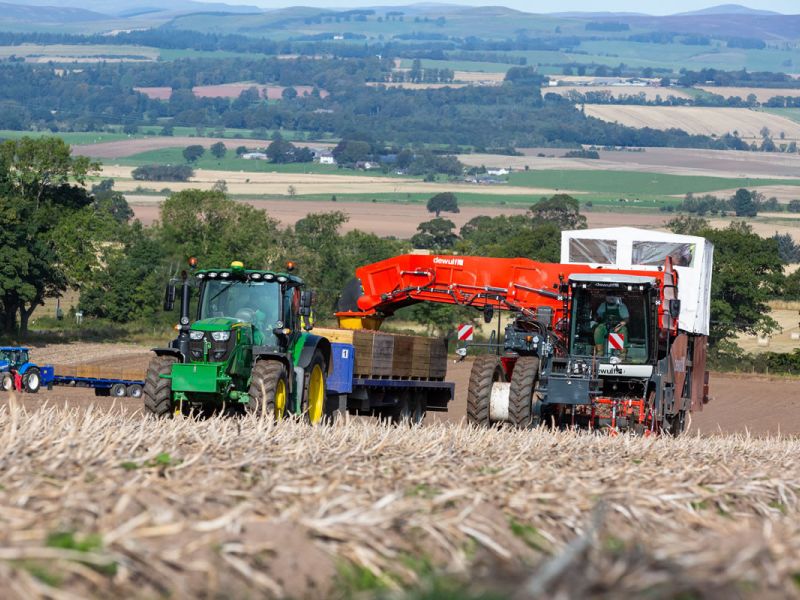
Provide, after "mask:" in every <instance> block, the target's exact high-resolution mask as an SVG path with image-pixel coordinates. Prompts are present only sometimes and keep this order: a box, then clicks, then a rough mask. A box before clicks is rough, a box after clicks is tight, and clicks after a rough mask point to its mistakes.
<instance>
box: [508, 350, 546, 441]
mask: <svg viewBox="0 0 800 600" xmlns="http://www.w3.org/2000/svg"><path fill="white" fill-rule="evenodd" d="M538 384H539V359H538V358H537V357H535V356H520V357H519V358H518V359H517V363H516V364H515V365H514V372H513V373H512V374H511V385H510V386H509V391H508V420H509V422H510V423H511V424H512V425H515V426H517V427H530V426H531V425H533V424H534V420H535V419H534V404H535V403H536V402H537V401H538V398H537V397H536V388H537V386H538Z"/></svg>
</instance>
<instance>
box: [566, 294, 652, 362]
mask: <svg viewBox="0 0 800 600" xmlns="http://www.w3.org/2000/svg"><path fill="white" fill-rule="evenodd" d="M649 315H650V312H649V311H648V310H647V292H646V291H639V290H635V291H623V290H619V289H602V288H598V289H592V288H575V293H574V295H573V299H572V319H571V321H572V322H571V324H570V325H571V326H570V329H571V333H570V342H571V348H570V352H571V353H572V354H576V355H580V356H591V355H592V354H594V353H595V352H596V353H597V356H600V357H602V356H605V357H608V356H618V357H620V358H621V359H622V360H623V361H624V362H627V363H634V364H636V363H639V364H643V363H646V362H647V361H648V357H649V354H650V353H649V327H650V320H649V319H650V317H649Z"/></svg>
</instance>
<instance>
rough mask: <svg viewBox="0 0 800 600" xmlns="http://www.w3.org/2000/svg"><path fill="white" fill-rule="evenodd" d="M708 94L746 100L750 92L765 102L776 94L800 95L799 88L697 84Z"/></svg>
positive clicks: (785, 95) (793, 96)
mask: <svg viewBox="0 0 800 600" xmlns="http://www.w3.org/2000/svg"><path fill="white" fill-rule="evenodd" d="M697 87H698V89H701V90H703V91H705V92H708V93H709V94H717V95H718V96H725V97H726V98H732V97H734V96H738V97H739V98H741V99H742V100H746V99H747V97H748V96H749V95H750V94H753V95H754V96H755V97H756V98H757V99H758V101H759V102H767V101H768V100H770V99H771V98H775V97H776V96H783V97H789V98H797V97H800V89H783V88H752V87H715V86H710V85H709V86H702V85H700V86H697Z"/></svg>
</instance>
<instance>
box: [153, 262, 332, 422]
mask: <svg viewBox="0 0 800 600" xmlns="http://www.w3.org/2000/svg"><path fill="white" fill-rule="evenodd" d="M189 264H190V266H191V267H192V273H191V274H189V273H187V272H186V271H184V272H183V273H182V275H181V279H180V280H172V281H170V282H169V283H168V284H167V289H166V294H165V299H164V309H165V310H167V311H169V310H172V309H173V307H174V304H175V295H176V294H175V288H176V284H177V283H181V284H182V290H181V292H182V293H181V315H180V322H179V323H178V326H177V330H178V337H177V338H176V339H174V340H173V341H172V342H170V344H169V347H167V348H156V349H154V350H153V352H154V353H155V356H154V357H153V358H152V359H151V360H150V365H149V367H148V369H147V378H146V381H145V384H144V390H143V397H144V406H145V410H146V411H147V412H149V413H151V414H154V415H157V416H171V415H173V414H181V413H182V414H186V413H187V412H189V411H191V410H195V411H197V412H203V413H208V412H217V411H220V410H232V411H235V412H251V413H256V414H259V415H265V416H270V417H274V418H276V419H280V418H282V417H283V416H285V415H286V414H303V413H305V414H306V415H307V418H308V420H309V421H310V422H311V423H317V422H319V421H321V420H322V418H323V417H324V416H325V415H326V412H325V400H326V386H325V381H326V375H327V371H328V367H329V365H330V364H331V345H330V342H329V341H328V340H327V339H325V338H323V337H320V336H317V335H313V334H311V333H309V331H310V329H311V323H310V320H311V316H312V308H311V307H312V303H313V297H314V294H313V292H311V291H304V290H303V287H304V283H303V280H302V279H301V278H300V277H297V276H296V275H293V274H292V273H291V270H293V265H292V264H291V263H289V268H288V269H287V271H289V272H286V273H276V272H273V271H265V270H251V269H245V268H244V265H243V264H242V263H241V262H238V261H236V262H233V263H231V266H230V267H229V268H223V269H202V270H197V271H195V267H196V266H197V261H196V260H195V259H191V260H190V261H189ZM192 287H197V288H198V290H199V297H198V302H197V320H195V321H194V322H193V323H192V322H190V317H189V305H190V300H191V291H190V289H191V288H192Z"/></svg>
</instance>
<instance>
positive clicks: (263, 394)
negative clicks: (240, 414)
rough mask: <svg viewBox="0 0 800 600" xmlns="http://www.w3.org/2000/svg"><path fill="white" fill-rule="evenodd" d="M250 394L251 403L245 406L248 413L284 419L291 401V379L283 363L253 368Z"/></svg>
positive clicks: (271, 363)
mask: <svg viewBox="0 0 800 600" xmlns="http://www.w3.org/2000/svg"><path fill="white" fill-rule="evenodd" d="M248 394H249V395H250V401H249V402H248V403H247V404H246V405H245V410H246V411H247V412H248V413H250V414H254V415H256V416H258V417H261V416H264V417H267V418H274V419H276V420H280V419H282V418H283V417H284V415H285V414H286V406H287V404H288V400H289V378H288V376H287V374H286V367H285V366H284V365H283V363H281V362H278V361H277V360H262V361H259V362H257V363H256V364H255V366H254V367H253V376H252V379H251V381H250V388H249V389H248Z"/></svg>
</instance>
